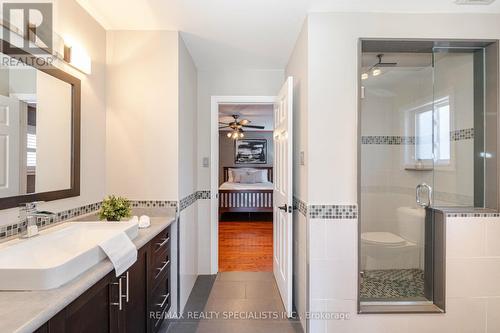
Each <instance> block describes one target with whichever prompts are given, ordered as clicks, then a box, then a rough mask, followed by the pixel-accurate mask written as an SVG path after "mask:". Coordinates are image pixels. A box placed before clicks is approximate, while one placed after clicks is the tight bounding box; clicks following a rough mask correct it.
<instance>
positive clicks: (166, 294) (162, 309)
mask: <svg viewBox="0 0 500 333" xmlns="http://www.w3.org/2000/svg"><path fill="white" fill-rule="evenodd" d="M171 298H172V296H171V294H170V268H168V269H167V274H165V275H162V278H161V279H160V280H159V283H158V285H157V286H156V287H155V288H154V289H153V292H152V294H151V303H150V311H151V312H154V313H155V314H156V317H155V318H154V319H153V320H152V322H151V326H152V327H151V328H152V331H153V332H156V331H158V329H159V328H160V327H161V324H162V322H163V320H164V319H165V314H166V313H167V312H168V310H169V309H170V304H171V302H172V300H171Z"/></svg>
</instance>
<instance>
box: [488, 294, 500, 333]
mask: <svg viewBox="0 0 500 333" xmlns="http://www.w3.org/2000/svg"><path fill="white" fill-rule="evenodd" d="M486 327H487V330H486V332H487V333H498V332H500V298H489V299H488V300H487V312H486Z"/></svg>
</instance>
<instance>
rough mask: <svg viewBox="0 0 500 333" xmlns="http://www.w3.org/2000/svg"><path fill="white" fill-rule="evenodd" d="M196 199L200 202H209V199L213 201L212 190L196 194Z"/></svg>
mask: <svg viewBox="0 0 500 333" xmlns="http://www.w3.org/2000/svg"><path fill="white" fill-rule="evenodd" d="M196 198H197V199H198V200H207V199H211V198H212V196H211V195H210V190H203V191H198V192H196Z"/></svg>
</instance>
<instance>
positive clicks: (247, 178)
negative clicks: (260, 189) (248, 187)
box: [240, 172, 259, 184]
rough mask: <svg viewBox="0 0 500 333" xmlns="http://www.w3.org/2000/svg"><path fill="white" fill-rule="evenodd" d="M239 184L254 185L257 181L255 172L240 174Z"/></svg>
mask: <svg viewBox="0 0 500 333" xmlns="http://www.w3.org/2000/svg"><path fill="white" fill-rule="evenodd" d="M240 183H242V184H255V183H259V182H258V181H257V174H256V173H255V172H247V173H243V174H241V177H240Z"/></svg>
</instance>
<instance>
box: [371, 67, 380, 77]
mask: <svg viewBox="0 0 500 333" xmlns="http://www.w3.org/2000/svg"><path fill="white" fill-rule="evenodd" d="M380 74H382V70H381V69H380V68H375V69H374V70H373V71H372V75H373V76H379V75H380Z"/></svg>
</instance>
